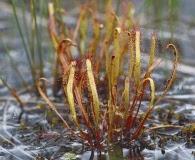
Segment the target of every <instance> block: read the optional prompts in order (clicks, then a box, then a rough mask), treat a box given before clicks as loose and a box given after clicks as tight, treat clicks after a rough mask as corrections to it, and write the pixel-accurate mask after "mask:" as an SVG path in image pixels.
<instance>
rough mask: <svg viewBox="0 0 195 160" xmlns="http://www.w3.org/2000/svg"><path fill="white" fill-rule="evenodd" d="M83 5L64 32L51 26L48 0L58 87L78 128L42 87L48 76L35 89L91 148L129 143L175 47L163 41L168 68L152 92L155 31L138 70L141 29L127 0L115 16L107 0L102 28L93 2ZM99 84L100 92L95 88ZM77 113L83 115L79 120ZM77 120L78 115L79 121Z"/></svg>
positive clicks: (155, 101) (139, 130)
mask: <svg viewBox="0 0 195 160" xmlns="http://www.w3.org/2000/svg"><path fill="white" fill-rule="evenodd" d="M83 8H84V9H83ZM83 8H82V10H81V14H80V16H79V19H78V23H77V25H76V27H75V30H74V31H72V30H70V31H69V34H67V36H65V35H60V34H59V33H62V32H60V31H58V29H57V26H56V19H55V12H56V11H55V8H54V7H53V4H52V3H50V4H49V33H50V37H51V40H52V43H53V46H54V49H55V50H56V51H57V56H58V60H59V63H60V66H61V73H62V89H63V90H64V93H65V95H66V97H65V98H66V101H65V102H66V103H65V107H66V106H67V104H68V106H69V109H70V114H71V116H72V119H73V121H74V123H75V126H77V128H78V130H79V132H77V131H76V130H73V128H72V127H70V126H69V124H68V122H67V120H66V119H64V118H63V117H62V116H61V115H60V113H59V112H58V111H57V109H56V107H55V106H54V105H53V103H52V102H51V101H50V100H49V98H48V97H47V96H46V93H45V92H44V91H42V90H41V86H40V81H44V82H45V81H46V82H49V81H48V80H47V79H45V78H40V79H39V81H38V83H37V85H38V90H39V92H40V94H41V96H42V97H43V98H44V99H45V101H46V102H47V103H48V104H49V106H50V107H51V108H52V110H53V111H54V112H55V113H56V114H57V115H58V116H59V117H60V118H61V120H62V121H63V122H64V124H65V125H66V127H67V128H68V129H69V130H70V132H72V134H73V135H74V136H76V137H79V138H81V139H83V140H86V141H87V143H88V145H89V146H91V147H92V148H96V149H99V150H101V149H103V148H104V147H106V146H110V145H112V144H115V143H119V144H125V143H128V144H129V143H131V142H132V140H133V139H135V138H138V137H139V136H140V134H141V133H142V128H143V125H144V123H145V121H146V120H147V118H148V117H149V115H150V113H151V112H152V110H153V109H154V107H155V106H156V105H157V104H158V103H159V102H160V101H161V100H162V99H163V97H164V96H165V95H166V93H167V91H168V90H169V88H170V87H171V85H172V83H173V81H174V79H175V76H176V69H177V64H178V52H177V49H176V47H175V46H174V45H173V44H168V45H167V47H166V49H169V48H171V49H173V51H174V57H175V58H174V61H173V71H172V73H171V75H170V78H169V79H168V81H167V84H166V85H165V87H164V90H163V93H162V95H161V96H160V97H158V98H156V97H155V82H154V80H153V79H152V77H151V73H152V71H153V70H154V68H155V67H156V66H157V65H158V64H159V63H160V61H161V59H157V60H155V56H154V55H155V46H156V40H155V36H154V35H152V38H151V47H150V48H151V51H150V54H149V55H150V58H149V63H148V67H147V68H146V72H143V69H142V68H141V66H142V61H141V49H140V48H141V47H140V41H141V33H140V31H139V29H138V27H137V26H136V25H133V24H134V22H133V21H132V14H131V12H128V14H125V13H126V12H127V11H129V10H131V8H132V5H131V3H130V4H129V5H128V7H127V8H124V9H123V10H124V14H123V16H122V17H120V18H119V17H118V15H117V14H116V13H115V12H113V10H112V2H111V0H110V1H108V2H107V6H106V12H105V14H106V16H105V17H106V19H105V27H103V28H102V26H103V24H101V23H100V22H99V21H98V19H97V17H96V14H95V13H96V12H97V11H96V10H95V6H93V5H89V4H88V5H84V6H83ZM86 15H87V16H88V18H87V20H88V21H90V20H91V22H92V23H91V24H92V27H91V26H89V25H88V24H89V23H90V22H88V23H87V21H86ZM90 18H91V19H90ZM114 22H116V23H114ZM61 23H63V22H61ZM113 24H114V26H113ZM87 29H91V30H92V32H93V37H92V38H91V41H89V42H88V43H86V42H87V40H86V39H87V36H86V30H87ZM100 29H101V30H100ZM57 31H58V32H57ZM78 35H80V36H78ZM61 37H63V38H61ZM64 37H65V38H64ZM102 42H103V43H102ZM87 44H88V46H87ZM74 47H76V48H77V49H78V51H79V53H80V57H79V59H77V60H74V59H73V58H72V54H73V48H74ZM86 48H87V49H86ZM98 48H100V50H98ZM84 55H85V56H84ZM126 59H129V61H126ZM125 66H129V67H128V68H129V69H128V70H125V69H124V68H125ZM100 88H102V89H103V90H104V91H103V92H104V93H99V89H100ZM148 88H149V89H148ZM147 90H149V91H150V95H149V97H150V101H149V104H148V106H143V107H144V108H147V112H146V113H145V115H143V117H142V118H141V120H140V122H139V124H136V120H137V118H138V115H139V110H140V108H141V106H142V100H143V97H144V96H145V95H146V91H147ZM170 114H172V113H170ZM78 115H81V116H82V120H81V118H80V116H78ZM81 121H83V122H82V126H81ZM84 125H85V126H84Z"/></svg>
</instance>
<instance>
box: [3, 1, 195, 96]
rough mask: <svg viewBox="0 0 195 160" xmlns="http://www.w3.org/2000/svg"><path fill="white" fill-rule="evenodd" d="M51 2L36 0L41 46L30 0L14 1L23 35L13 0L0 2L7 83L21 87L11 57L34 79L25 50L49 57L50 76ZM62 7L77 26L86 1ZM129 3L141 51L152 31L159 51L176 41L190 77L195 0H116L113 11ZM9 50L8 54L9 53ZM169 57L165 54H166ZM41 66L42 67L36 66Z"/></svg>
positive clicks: (68, 20)
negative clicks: (137, 24)
mask: <svg viewBox="0 0 195 160" xmlns="http://www.w3.org/2000/svg"><path fill="white" fill-rule="evenodd" d="M48 2H52V1H49V0H39V1H36V4H35V6H36V15H37V24H38V26H39V31H38V39H40V42H39V43H40V45H41V46H40V47H39V46H37V45H36V43H37V40H38V39H36V36H35V34H36V33H35V31H34V37H33V38H34V39H33V41H34V46H35V47H33V48H32V47H31V46H30V45H31V42H30V41H32V35H33V34H32V31H31V27H32V26H31V18H32V15H31V10H32V6H31V3H30V1H29V0H14V4H15V7H16V10H17V16H18V20H19V24H20V26H21V30H22V34H23V38H24V40H25V42H26V45H27V48H28V49H25V47H24V43H23V42H22V40H21V35H20V32H19V30H18V27H17V23H16V19H15V17H14V13H13V9H12V5H11V1H7V0H1V1H0V35H1V42H0V75H1V76H2V78H3V79H4V80H6V82H8V83H9V84H10V85H12V86H13V87H14V88H20V87H21V85H22V84H21V79H20V77H19V76H18V73H17V72H16V71H15V70H14V69H13V65H12V63H11V61H10V57H9V56H11V58H12V59H13V60H14V63H15V64H16V65H17V67H18V70H20V71H22V72H21V74H22V76H23V77H24V79H25V81H27V82H31V81H32V77H31V76H30V74H29V64H28V61H27V57H26V54H25V52H26V50H30V49H32V50H34V51H33V52H37V51H39V50H41V52H42V53H43V57H44V59H47V60H48V62H46V63H45V64H44V65H45V66H46V67H44V72H45V73H46V75H48V76H50V74H51V73H50V69H51V68H50V65H49V63H52V59H53V48H52V45H51V42H50V40H49V38H48V31H47V15H48V13H47V4H48ZM59 2H60V6H61V8H63V9H64V16H63V21H64V22H65V23H66V26H67V27H69V28H71V27H73V28H74V27H75V25H76V22H77V20H78V16H79V13H80V11H81V7H80V6H81V4H82V3H84V2H86V1H84V0H71V1H70V0H63V1H59ZM128 2H131V3H132V6H133V21H134V22H137V23H139V28H140V30H141V31H142V32H143V37H142V39H143V43H142V51H143V52H144V51H148V49H147V48H148V45H149V43H150V37H151V34H152V33H154V34H155V35H157V41H158V48H159V51H162V50H163V47H165V46H166V44H167V43H169V42H171V43H174V44H175V45H176V46H177V48H178V50H179V52H180V64H182V65H184V66H182V67H179V70H180V71H181V72H182V73H184V74H185V72H186V74H187V75H189V76H190V77H194V76H195V75H194V74H195V69H194V67H195V60H194V56H195V45H194V41H195V1H194V0H187V1H186V0H114V1H113V10H117V11H118V15H119V17H120V15H121V14H122V12H123V10H122V6H123V5H125V4H127V3H128ZM105 5H106V1H105V0H98V1H97V8H98V9H99V11H100V13H99V14H100V16H99V17H100V19H104V11H105ZM7 52H9V55H8V54H7ZM165 58H166V57H165ZM37 67H40V66H37ZM5 92H7V89H5V88H4V87H3V85H2V84H0V94H4V93H5Z"/></svg>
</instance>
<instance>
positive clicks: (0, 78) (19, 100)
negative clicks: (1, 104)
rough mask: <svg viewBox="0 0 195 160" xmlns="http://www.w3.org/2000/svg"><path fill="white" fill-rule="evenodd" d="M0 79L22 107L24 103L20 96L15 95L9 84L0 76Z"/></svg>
mask: <svg viewBox="0 0 195 160" xmlns="http://www.w3.org/2000/svg"><path fill="white" fill-rule="evenodd" d="M0 80H1V81H2V83H3V84H4V86H6V87H7V88H8V89H9V91H10V92H11V94H12V95H13V96H14V97H15V98H16V100H17V101H18V103H19V104H20V105H21V106H22V107H23V106H24V103H23V102H22V101H21V99H20V97H19V96H18V95H17V93H16V91H15V90H14V89H13V88H12V87H11V86H10V85H9V84H7V82H6V81H4V80H3V78H2V77H1V76H0Z"/></svg>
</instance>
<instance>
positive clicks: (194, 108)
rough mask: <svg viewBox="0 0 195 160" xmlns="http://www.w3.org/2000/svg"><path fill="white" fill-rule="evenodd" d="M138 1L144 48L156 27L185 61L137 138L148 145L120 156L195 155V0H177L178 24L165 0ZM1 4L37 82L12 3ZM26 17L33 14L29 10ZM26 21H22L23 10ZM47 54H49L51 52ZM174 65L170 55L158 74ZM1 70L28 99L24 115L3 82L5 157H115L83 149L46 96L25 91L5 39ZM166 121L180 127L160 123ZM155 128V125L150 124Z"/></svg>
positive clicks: (13, 44)
mask: <svg viewBox="0 0 195 160" xmlns="http://www.w3.org/2000/svg"><path fill="white" fill-rule="evenodd" d="M133 2H134V6H135V16H136V18H139V19H140V25H141V29H142V30H143V39H144V40H143V51H145V52H146V51H148V49H147V46H148V43H149V42H150V39H149V38H150V35H151V33H153V32H154V33H155V34H157V37H158V44H159V50H161V48H163V46H165V44H167V43H168V42H170V41H171V42H173V43H175V44H176V45H177V47H178V49H179V51H180V64H179V67H178V75H177V79H176V82H175V84H174V86H173V87H172V89H171V90H170V91H169V92H168V94H167V96H166V98H165V100H164V101H162V102H161V103H160V104H159V105H158V106H157V107H156V108H155V110H154V112H153V113H152V115H151V117H150V118H149V120H148V121H147V123H146V125H145V127H146V128H145V130H146V135H145V136H143V137H142V139H141V140H140V141H138V142H137V143H138V146H145V147H144V148H142V149H140V148H139V149H135V150H132V149H123V151H122V154H121V155H115V159H123V158H122V157H124V159H133V158H134V159H136V158H137V159H147V160H149V159H175V160H178V159H182V160H183V159H186V160H188V159H195V156H194V155H195V149H194V148H195V136H194V135H195V133H194V132H193V133H192V134H191V135H190V133H189V128H190V127H191V126H192V125H193V124H194V122H195V118H194V117H195V60H194V56H195V45H194V40H195V19H194V15H195V2H194V1H193V0H188V1H187V2H186V1H185V0H181V1H177V2H178V5H179V6H178V7H179V10H174V14H175V15H174V18H173V19H174V21H173V22H174V23H173V22H171V21H170V15H169V14H170V11H169V10H168V9H167V8H166V5H165V4H164V5H165V7H164V8H163V10H162V12H159V11H158V10H156V9H155V7H158V5H160V4H156V5H157V6H155V5H154V7H152V6H150V7H148V9H147V8H144V7H143V5H144V4H143V3H142V1H137V0H134V1H133ZM145 2H146V1H145ZM160 2H162V1H159V3H160ZM75 4H76V3H70V4H69V7H68V8H69V10H68V11H69V12H70V13H71V14H70V15H69V16H67V17H66V18H65V21H66V22H67V23H68V24H69V26H74V25H75V23H76V20H77V19H76V18H75V17H76V15H78V13H79V10H78V7H75ZM164 5H163V6H164ZM176 6H177V5H176ZM0 8H1V9H0V32H1V36H2V37H3V40H4V42H5V44H6V45H7V47H8V48H9V50H10V54H11V56H12V57H13V59H14V61H15V62H16V64H17V66H18V67H19V69H20V70H22V74H23V75H24V78H25V80H26V81H27V82H32V78H31V77H30V76H29V68H28V63H27V60H26V56H25V54H24V48H23V45H22V43H21V41H20V38H19V33H18V32H17V29H16V28H17V27H16V24H15V21H14V18H13V13H12V9H11V6H10V5H9V4H8V3H4V2H0ZM159 10H160V9H159ZM20 13H21V12H20ZM119 13H120V12H119ZM155 13H156V14H155ZM157 13H158V14H157ZM26 16H30V14H28V13H26ZM20 21H21V22H22V18H21V14H20ZM42 25H43V26H45V25H47V23H46V21H44V20H43V22H42ZM42 37H43V38H47V33H44V32H43V35H42ZM42 45H43V46H42V47H43V50H44V51H45V53H47V52H49V50H48V49H47V44H46V43H42ZM158 56H161V57H164V55H163V54H158ZM45 57H46V58H48V57H49V55H45ZM164 58H168V57H164ZM169 65H171V62H170V61H169V59H167V60H164V61H163V63H162V64H161V65H160V69H161V73H164V75H163V74H159V72H156V73H155V74H154V75H153V76H155V77H156V79H158V80H159V81H160V82H161V81H162V83H163V80H164V79H165V77H166V74H167V73H169V71H170V69H169ZM49 71H50V68H49V64H47V65H46V67H45V73H46V76H47V77H49V76H50V72H49ZM0 75H1V76H2V77H3V78H4V79H5V80H6V82H8V83H9V84H10V85H12V86H13V87H14V88H16V89H17V91H18V93H19V94H20V93H21V94H20V96H21V99H22V100H23V101H26V102H27V103H26V105H25V108H24V112H23V113H22V114H21V107H20V106H19V104H18V103H17V102H16V101H15V99H14V98H13V97H12V96H11V95H10V93H9V91H8V90H7V88H6V87H4V86H3V84H1V83H0V144H1V145H0V159H34V158H35V157H37V159H38V158H40V159H41V157H42V159H44V158H45V159H59V157H61V156H62V155H64V154H65V153H67V155H65V158H64V159H68V156H73V158H75V159H83V160H85V159H90V157H91V158H92V157H94V158H93V159H101V160H103V159H109V157H110V156H111V154H109V153H102V155H98V153H96V152H94V153H93V152H92V151H86V149H87V148H83V146H82V143H81V142H79V141H78V140H75V139H72V138H71V136H70V133H69V132H68V131H67V130H66V128H64V126H63V124H62V123H60V122H59V123H57V124H55V121H58V119H57V118H56V116H55V115H53V114H52V113H51V112H50V110H49V109H47V105H46V103H45V102H44V101H43V100H42V99H41V98H39V99H37V98H30V97H29V95H26V94H23V93H22V92H23V89H22V88H21V86H22V85H21V80H20V79H19V77H18V75H17V74H16V72H15V71H14V70H13V68H12V66H11V64H10V60H9V58H8V56H7V55H6V52H5V50H4V48H3V46H2V43H0ZM55 103H56V106H58V108H59V110H60V111H61V113H62V114H64V113H65V112H66V111H64V109H63V105H62V104H61V103H59V102H58V101H57V102H55ZM39 104H43V105H42V106H40V105H39ZM171 110H174V114H173V115H172V116H171V117H170V111H171ZM19 117H20V119H19ZM19 120H20V121H19ZM70 122H71V119H70ZM163 124H166V125H168V124H169V125H174V126H175V127H173V126H170V127H169V128H155V126H159V125H160V126H161V125H163ZM184 126H186V128H185V127H184ZM151 127H153V129H149V128H151ZM113 150H114V149H113ZM139 150H141V151H139ZM71 153H72V155H71ZM74 154H75V155H74ZM117 156H119V157H117ZM69 159H70V158H69Z"/></svg>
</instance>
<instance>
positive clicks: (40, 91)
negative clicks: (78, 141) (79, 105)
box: [37, 78, 79, 137]
mask: <svg viewBox="0 0 195 160" xmlns="http://www.w3.org/2000/svg"><path fill="white" fill-rule="evenodd" d="M41 80H42V81H45V82H47V83H50V81H49V80H47V79H46V78H39V80H38V82H37V88H38V91H39V93H40V94H41V96H42V97H43V99H44V100H45V101H46V102H47V104H48V105H49V106H50V108H51V109H52V110H53V111H54V112H55V113H56V114H57V116H58V117H59V118H60V119H61V120H62V121H63V123H64V124H65V125H66V127H67V128H68V129H69V131H70V132H71V133H72V134H73V135H74V136H76V137H79V136H78V135H77V134H76V133H75V132H74V131H73V130H72V129H71V128H70V126H69V125H68V123H67V122H66V120H65V119H64V118H63V117H62V116H61V115H60V113H59V112H58V111H57V109H56V107H55V106H54V104H53V103H52V102H51V101H50V100H49V98H48V97H47V96H46V95H45V93H44V92H43V91H42V89H41V86H40V81H41Z"/></svg>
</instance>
